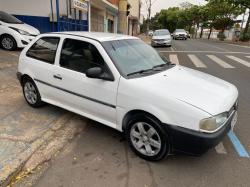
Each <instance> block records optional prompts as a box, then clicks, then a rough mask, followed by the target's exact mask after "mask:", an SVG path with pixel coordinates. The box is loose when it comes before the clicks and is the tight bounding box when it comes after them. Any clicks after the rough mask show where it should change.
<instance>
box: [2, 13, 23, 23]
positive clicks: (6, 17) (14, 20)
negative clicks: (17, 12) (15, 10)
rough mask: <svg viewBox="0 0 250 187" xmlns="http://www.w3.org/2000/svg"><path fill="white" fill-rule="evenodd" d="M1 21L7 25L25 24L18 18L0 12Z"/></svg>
mask: <svg viewBox="0 0 250 187" xmlns="http://www.w3.org/2000/svg"><path fill="white" fill-rule="evenodd" d="M0 21H2V22H5V23H14V24H22V23H23V22H22V21H20V20H19V19H17V18H16V17H14V16H12V15H10V14H7V13H6V12H3V11H0Z"/></svg>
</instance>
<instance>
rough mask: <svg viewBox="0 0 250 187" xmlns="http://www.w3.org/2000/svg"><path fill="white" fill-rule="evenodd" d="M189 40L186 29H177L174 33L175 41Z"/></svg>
mask: <svg viewBox="0 0 250 187" xmlns="http://www.w3.org/2000/svg"><path fill="white" fill-rule="evenodd" d="M187 38H188V36H187V32H186V31H185V30H184V29H176V30H175V31H174V32H173V39H174V40H178V39H181V40H186V39H187Z"/></svg>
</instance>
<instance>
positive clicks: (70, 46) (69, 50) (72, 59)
mask: <svg viewBox="0 0 250 187" xmlns="http://www.w3.org/2000/svg"><path fill="white" fill-rule="evenodd" d="M60 65H61V67H64V68H67V69H70V70H74V71H78V72H81V73H85V72H86V70H88V69H89V68H92V67H105V62H104V60H103V58H102V56H101V54H100V53H99V51H98V50H97V48H96V47H95V46H94V45H93V44H90V43H88V42H84V41H80V40H74V39H65V41H64V44H63V47H62V51H61V58H60Z"/></svg>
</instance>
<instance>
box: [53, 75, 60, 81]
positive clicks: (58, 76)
mask: <svg viewBox="0 0 250 187" xmlns="http://www.w3.org/2000/svg"><path fill="white" fill-rule="evenodd" d="M53 77H54V78H55V79H59V80H62V76H61V75H53Z"/></svg>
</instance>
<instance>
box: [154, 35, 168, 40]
mask: <svg viewBox="0 0 250 187" xmlns="http://www.w3.org/2000/svg"><path fill="white" fill-rule="evenodd" d="M170 38H171V35H161V36H153V37H152V39H153V40H163V39H170Z"/></svg>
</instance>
